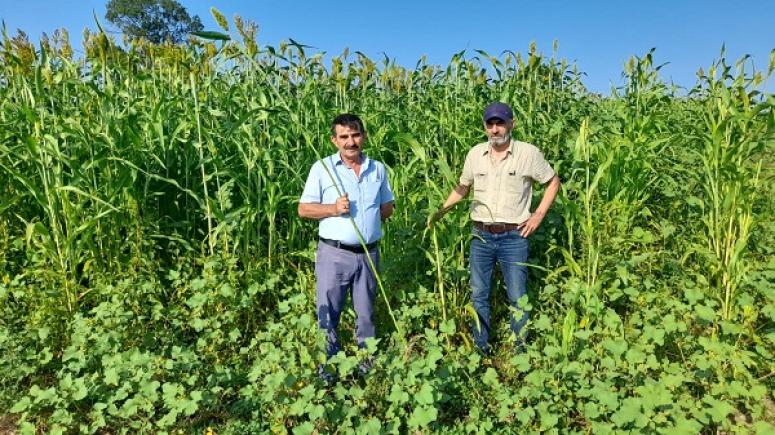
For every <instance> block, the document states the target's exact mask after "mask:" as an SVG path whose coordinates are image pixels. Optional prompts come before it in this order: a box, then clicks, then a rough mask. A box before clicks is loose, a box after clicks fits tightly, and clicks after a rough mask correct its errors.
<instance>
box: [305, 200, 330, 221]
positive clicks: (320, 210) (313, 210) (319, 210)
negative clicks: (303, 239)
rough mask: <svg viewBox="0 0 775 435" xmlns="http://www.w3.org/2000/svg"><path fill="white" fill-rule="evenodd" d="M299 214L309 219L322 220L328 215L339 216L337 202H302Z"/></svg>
mask: <svg viewBox="0 0 775 435" xmlns="http://www.w3.org/2000/svg"><path fill="white" fill-rule="evenodd" d="M299 216H301V217H303V218H307V219H315V220H320V219H323V218H327V217H334V216H338V214H337V213H336V204H316V203H300V204H299Z"/></svg>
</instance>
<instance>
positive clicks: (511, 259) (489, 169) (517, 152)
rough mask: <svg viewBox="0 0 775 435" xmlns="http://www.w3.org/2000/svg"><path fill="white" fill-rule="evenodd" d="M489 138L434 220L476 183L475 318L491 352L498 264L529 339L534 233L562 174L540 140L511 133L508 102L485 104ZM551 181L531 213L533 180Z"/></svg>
mask: <svg viewBox="0 0 775 435" xmlns="http://www.w3.org/2000/svg"><path fill="white" fill-rule="evenodd" d="M482 119H483V121H484V129H485V133H487V138H488V141H487V142H484V143H480V144H478V145H476V146H474V147H473V148H471V150H470V151H469V152H468V155H467V156H466V161H465V164H464V165H463V174H462V175H461V176H460V183H459V184H458V185H457V187H455V189H454V190H453V191H452V192H451V193H450V194H449V197H448V198H447V200H446V201H445V202H444V206H443V207H442V208H441V209H440V210H439V211H438V212H436V213H435V214H434V216H433V217H432V218H431V221H430V223H432V222H434V221H435V220H437V219H439V218H440V217H441V216H443V215H444V213H446V212H447V211H448V210H449V209H450V208H452V207H453V206H454V205H455V204H457V203H458V202H460V201H461V200H462V199H463V198H465V197H466V196H467V195H468V193H469V192H470V191H471V187H472V186H473V190H474V199H473V202H472V204H471V220H473V235H474V237H473V238H472V240H471V255H470V258H469V262H470V267H471V300H472V303H473V306H474V309H475V310H476V313H477V315H478V317H479V319H478V322H474V325H473V336H474V341H475V342H476V345H477V347H479V349H480V350H481V351H482V352H483V353H484V354H486V355H489V354H490V353H491V348H490V345H489V343H488V341H489V336H490V331H491V327H490V326H491V325H490V288H491V285H492V279H491V278H492V272H493V269H494V268H495V263H496V262H497V263H498V264H499V265H500V268H501V271H502V272H503V278H504V281H505V282H506V293H507V295H508V299H509V302H510V304H511V306H512V307H513V308H515V310H514V311H513V313H512V317H511V330H512V331H513V332H514V334H515V336H516V337H517V338H516V339H517V346H518V347H521V346H522V345H523V344H524V340H525V333H524V331H522V328H523V326H524V325H525V323H526V322H527V319H528V313H527V311H526V310H524V309H523V308H522V307H521V305H520V302H519V300H520V298H521V297H522V296H524V295H525V292H526V289H527V286H526V284H527V266H526V265H525V263H526V262H527V257H528V238H529V237H530V235H531V234H533V233H534V232H535V230H536V229H538V227H539V226H540V225H541V221H542V220H543V219H544V216H546V212H547V211H548V210H549V207H551V205H552V202H554V198H555V196H557V191H558V190H559V188H560V178H559V177H558V176H557V174H555V172H554V170H553V169H552V167H551V166H550V165H549V163H547V161H546V160H545V159H544V156H543V154H542V153H541V151H540V150H539V149H538V148H536V147H535V146H534V145H531V144H529V143H526V142H520V141H517V140H513V139H512V138H511V131H512V130H513V128H514V115H513V112H512V110H511V107H509V106H508V105H507V104H504V103H500V102H495V103H492V104H490V105H489V106H487V107H486V108H485V109H484V116H483V117H482ZM535 181H537V182H539V183H541V184H544V185H546V192H545V193H544V196H543V198H542V199H541V203H540V204H539V205H538V208H536V210H535V212H533V213H530V203H531V201H532V196H533V182H535Z"/></svg>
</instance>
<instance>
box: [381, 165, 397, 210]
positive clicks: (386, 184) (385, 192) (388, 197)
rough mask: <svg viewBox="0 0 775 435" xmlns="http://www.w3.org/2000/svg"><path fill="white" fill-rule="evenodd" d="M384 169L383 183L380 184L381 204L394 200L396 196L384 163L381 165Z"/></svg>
mask: <svg viewBox="0 0 775 435" xmlns="http://www.w3.org/2000/svg"><path fill="white" fill-rule="evenodd" d="M381 169H382V183H381V184H380V186H379V199H380V201H379V204H380V205H382V204H386V203H388V202H393V200H394V196H393V189H391V188H390V180H389V179H388V174H387V168H385V166H384V165H381Z"/></svg>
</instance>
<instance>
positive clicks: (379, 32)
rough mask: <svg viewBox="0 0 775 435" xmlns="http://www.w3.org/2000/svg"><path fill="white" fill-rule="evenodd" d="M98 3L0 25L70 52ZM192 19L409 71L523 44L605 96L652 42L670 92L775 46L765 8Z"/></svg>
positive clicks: (529, 6)
mask: <svg viewBox="0 0 775 435" xmlns="http://www.w3.org/2000/svg"><path fill="white" fill-rule="evenodd" d="M106 2H107V0H78V1H76V0H22V1H19V0H0V18H1V19H2V20H3V21H4V22H5V25H6V26H7V28H8V30H9V33H12V34H15V32H16V29H17V28H20V29H22V30H24V31H25V32H26V33H27V34H28V35H30V37H31V38H32V39H33V40H37V38H38V37H39V36H40V34H41V33H42V32H47V33H49V34H51V33H52V31H53V30H54V29H56V28H60V27H65V28H67V29H68V31H69V32H70V34H71V40H72V42H73V43H74V45H76V44H77V45H80V38H81V33H82V31H83V29H84V28H86V27H89V28H92V29H94V28H95V25H94V19H93V18H92V10H94V11H96V13H97V16H98V17H100V19H101V20H102V22H103V24H107V23H106V22H105V20H104V15H105V4H106ZM181 3H182V4H183V5H184V6H185V7H186V8H187V9H188V11H189V13H191V14H192V15H193V14H196V15H199V17H200V18H201V19H202V22H203V23H204V25H205V28H206V29H208V30H217V26H216V24H215V22H214V20H213V19H212V17H211V16H210V12H209V9H210V6H215V7H216V8H218V9H219V10H220V11H221V12H222V13H223V14H224V15H226V16H227V17H228V18H230V19H231V17H233V15H234V14H239V15H241V16H242V17H243V18H246V19H250V20H253V21H255V22H257V23H258V25H259V34H258V41H259V44H261V45H266V44H268V45H274V46H276V45H277V44H278V43H279V42H280V41H282V40H287V39H288V38H293V39H294V40H296V41H298V42H300V43H303V44H307V45H311V46H314V47H316V48H317V49H319V50H321V51H325V52H327V53H328V54H333V55H337V54H339V53H341V52H342V50H343V49H344V48H345V47H349V48H350V50H351V51H354V50H360V51H362V52H364V53H365V54H367V55H368V56H369V57H372V58H381V57H382V53H385V54H387V55H388V56H389V57H390V58H392V59H395V60H396V61H397V62H398V63H399V64H401V65H404V66H408V67H413V66H414V65H415V63H416V62H417V60H418V59H419V58H420V57H421V56H422V55H426V56H427V57H428V60H429V62H430V63H434V64H445V63H447V61H448V60H449V59H450V57H451V56H452V55H453V54H454V53H457V52H459V51H461V50H463V49H466V50H468V52H469V53H470V55H471V56H473V55H475V54H476V53H475V52H474V51H473V50H474V49H482V50H485V51H487V52H489V53H490V54H500V53H502V52H503V51H504V50H513V51H517V52H522V53H525V52H526V51H527V48H528V44H529V43H530V42H531V41H535V42H536V43H537V45H538V49H539V50H540V51H542V52H543V53H545V54H547V55H548V54H551V52H552V42H553V41H554V40H555V39H556V40H557V41H558V42H559V56H560V57H564V58H566V59H568V60H575V61H576V62H577V64H578V65H579V68H580V69H581V71H583V72H585V73H586V74H587V78H586V79H585V83H586V85H587V86H588V88H589V89H590V90H592V91H595V92H601V93H606V94H607V93H608V92H609V90H610V87H611V84H617V85H618V84H620V83H621V71H622V69H623V65H624V63H625V62H626V61H627V59H628V58H629V57H630V56H631V55H643V54H645V53H646V52H647V51H648V50H649V49H650V48H652V47H656V49H657V51H656V55H655V61H656V62H657V63H664V62H669V64H668V65H667V66H665V67H664V68H663V70H662V74H663V77H664V78H665V79H666V80H668V81H670V80H672V81H673V82H675V83H676V84H678V85H681V86H691V85H692V84H694V83H695V78H696V75H695V73H696V71H697V70H698V69H699V68H700V67H703V68H705V69H706V70H707V66H708V65H710V63H711V62H712V61H713V59H715V58H717V57H718V55H719V50H720V48H721V45H722V44H726V52H727V58H728V59H737V58H739V57H740V56H742V55H744V54H750V55H752V56H753V62H754V65H755V67H756V68H757V69H761V70H766V68H767V64H768V62H769V53H770V50H772V49H773V48H775V30H773V29H775V24H774V23H775V1H773V0H749V1H746V2H734V1H717V0H704V1H666V0H654V1H636V0H631V1H613V0H607V1H603V0H600V1H586V2H584V1H552V0H546V1H531V2H525V1H511V2H507V1H501V2H483V1H462V0H445V1H436V0H433V1H421V0H414V1H406V0H393V1H382V2H368V1H362V2H347V3H346V2H333V1H324V0H319V1H312V0H309V1H300V0H288V1H271V2H269V1H263V0H255V1H248V0H237V1H224V0H181Z"/></svg>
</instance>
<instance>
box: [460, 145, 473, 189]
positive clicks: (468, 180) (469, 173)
mask: <svg viewBox="0 0 775 435" xmlns="http://www.w3.org/2000/svg"><path fill="white" fill-rule="evenodd" d="M460 184H462V185H463V186H466V187H470V186H471V185H472V184H474V168H473V163H471V151H469V152H468V154H467V155H466V161H465V163H463V173H462V174H460Z"/></svg>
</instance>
